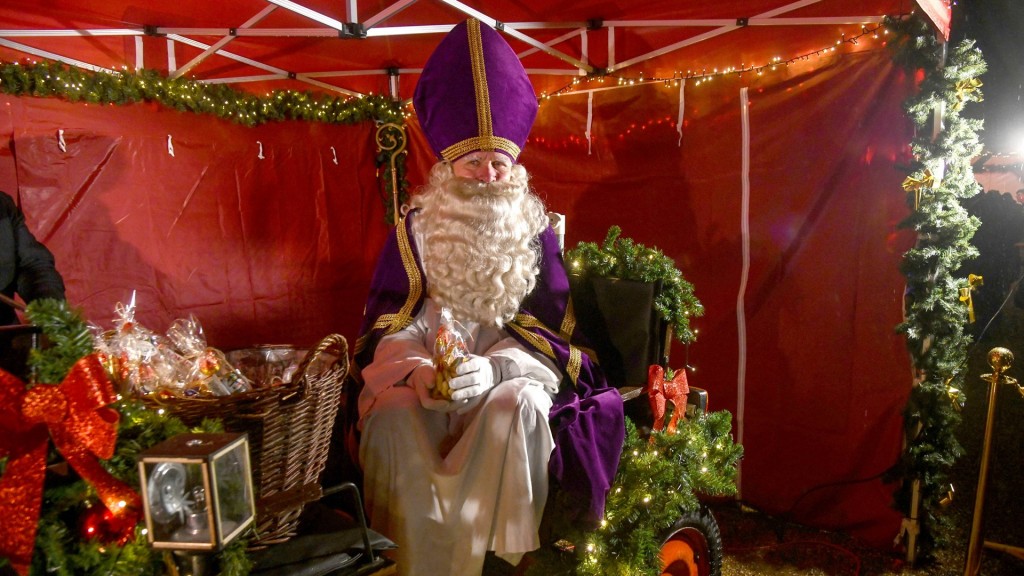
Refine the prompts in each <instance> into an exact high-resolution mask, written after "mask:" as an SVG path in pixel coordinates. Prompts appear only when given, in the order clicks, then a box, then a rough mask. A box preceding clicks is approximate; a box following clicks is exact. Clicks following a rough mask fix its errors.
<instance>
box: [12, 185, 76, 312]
mask: <svg viewBox="0 0 1024 576" xmlns="http://www.w3.org/2000/svg"><path fill="white" fill-rule="evenodd" d="M0 292H2V293H3V294H4V295H5V296H7V297H9V298H13V297H14V295H15V294H17V295H18V296H20V297H21V299H22V300H24V301H25V303H30V302H32V301H33V300H37V299H39V298H54V299H57V300H63V299H64V279H63V278H61V275H60V273H59V272H57V268H56V267H55V265H54V258H53V254H52V253H51V252H50V250H49V249H47V248H46V246H43V245H42V244H41V243H40V242H39V241H38V240H36V238H35V236H33V235H32V232H30V231H29V229H28V227H27V226H25V216H24V214H22V212H21V209H20V208H19V207H18V206H17V205H16V204H15V203H14V199H13V198H11V197H10V196H9V195H7V194H6V193H5V192H0ZM18 323H19V322H18V316H17V315H16V314H15V311H14V309H13V308H12V307H11V306H9V305H7V304H6V303H0V326H7V325H10V324H18Z"/></svg>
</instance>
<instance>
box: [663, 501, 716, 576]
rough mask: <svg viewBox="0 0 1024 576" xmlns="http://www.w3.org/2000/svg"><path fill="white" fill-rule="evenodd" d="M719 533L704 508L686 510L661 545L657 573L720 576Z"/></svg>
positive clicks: (711, 517) (670, 575)
mask: <svg viewBox="0 0 1024 576" xmlns="http://www.w3.org/2000/svg"><path fill="white" fill-rule="evenodd" d="M721 574H722V533H721V532H720V531H719V530H718V522H715V517H714V516H712V515H711V511H710V510H708V509H707V508H705V507H703V506H702V507H701V508H700V509H698V510H694V511H692V512H686V513H684V514H683V515H682V517H680V518H679V520H677V521H676V523H675V525H674V526H672V529H671V530H669V531H668V536H667V537H666V538H665V541H664V542H662V544H661V576H721Z"/></svg>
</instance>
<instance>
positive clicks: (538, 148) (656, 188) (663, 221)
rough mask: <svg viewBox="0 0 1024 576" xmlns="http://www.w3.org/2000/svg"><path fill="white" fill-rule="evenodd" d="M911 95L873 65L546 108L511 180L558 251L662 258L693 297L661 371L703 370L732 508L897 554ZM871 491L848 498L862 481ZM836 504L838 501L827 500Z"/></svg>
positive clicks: (654, 88) (857, 63)
mask: <svg viewBox="0 0 1024 576" xmlns="http://www.w3.org/2000/svg"><path fill="white" fill-rule="evenodd" d="M743 86H748V87H749V102H750V103H749V112H750V121H749V130H750V173H749V181H750V199H749V212H750V216H749V226H750V234H749V238H750V240H749V250H750V269H749V279H748V281H747V285H746V291H745V293H744V295H743V303H744V309H745V314H744V316H745V324H746V326H745V328H746V338H745V346H746V359H745V365H744V368H745V382H744V386H745V394H744V404H745V407H744V413H743V418H742V419H739V418H738V416H739V414H738V413H737V409H738V404H739V388H740V384H739V381H740V362H741V360H740V343H739V342H740V336H739V328H738V326H739V323H738V320H737V299H738V296H739V294H740V282H741V273H742V268H743V252H742V228H741V222H742V211H741V208H742V206H741V198H742V190H743V189H742V181H743V174H742V156H741V154H742V149H743V148H742V146H743V145H742V124H741V117H740V110H741V104H740V89H741V87H743ZM910 89H911V81H910V79H908V78H907V77H905V76H904V75H903V74H902V73H901V72H900V71H898V70H896V69H894V67H893V66H892V65H891V63H890V61H889V57H888V55H887V54H886V53H885V52H884V51H880V52H874V53H862V54H857V55H851V56H848V57H844V58H843V59H842V60H839V61H835V62H831V61H830V62H829V63H828V64H824V65H822V64H819V63H816V62H807V63H806V64H804V65H801V66H792V67H791V69H790V72H789V74H788V77H786V79H781V78H780V77H779V76H775V77H772V78H761V79H757V78H750V77H749V76H748V77H746V78H738V77H730V78H726V79H716V80H714V81H713V82H711V83H705V84H702V85H699V86H697V85H689V86H687V87H686V88H685V92H684V94H685V99H684V102H685V113H684V118H685V120H684V127H683V133H682V141H681V145H680V143H679V134H677V132H676V127H675V120H676V118H677V115H678V106H679V94H678V89H677V88H671V87H663V86H659V85H649V86H647V87H644V88H629V89H622V90H608V91H603V92H596V93H594V103H593V124H592V126H593V127H592V133H593V143H592V150H591V153H590V154H588V150H587V142H586V139H585V136H584V131H585V130H586V119H587V100H588V96H587V95H585V94H579V95H572V96H562V97H558V98H552V99H550V100H548V101H546V102H545V103H544V104H543V105H542V107H541V113H540V116H539V120H538V124H537V125H536V127H535V129H534V131H533V133H532V134H531V142H530V143H529V144H528V145H527V147H526V150H525V152H524V154H523V157H522V162H523V163H524V164H525V165H526V166H527V168H528V169H530V171H531V172H532V174H533V175H534V184H535V186H536V188H537V189H538V191H539V192H540V193H541V194H542V195H544V196H546V197H547V199H548V201H549V204H550V206H551V208H552V209H554V210H556V211H559V212H564V213H566V214H567V222H568V230H567V238H566V246H569V247H571V246H575V244H576V243H577V242H579V241H581V240H587V241H596V242H600V241H601V240H602V239H603V238H604V235H605V231H606V230H607V229H608V226H610V225H611V224H618V225H620V226H621V227H622V229H623V234H624V235H626V236H630V237H632V238H634V239H636V240H637V241H639V242H642V243H644V244H647V245H654V246H657V247H659V248H661V249H662V250H663V251H664V252H665V253H666V254H668V255H669V256H671V257H672V258H674V259H675V260H676V262H677V264H679V266H680V268H681V270H682V271H683V273H684V275H685V276H686V277H687V278H688V279H689V280H690V281H692V282H693V283H694V285H695V287H696V293H697V296H698V297H699V298H700V299H701V301H702V303H703V304H704V306H705V308H706V315H705V316H704V317H703V318H699V319H697V320H696V321H695V322H694V325H695V326H696V327H697V328H698V329H699V334H698V339H697V342H696V343H695V344H693V345H691V346H690V349H689V350H686V349H684V348H682V347H681V346H680V345H678V344H677V345H676V348H675V349H674V350H673V353H672V364H673V365H675V366H680V365H683V364H684V363H685V362H687V360H688V362H689V364H691V365H693V366H694V367H695V368H696V369H697V370H696V372H694V373H693V374H691V378H690V382H691V384H693V385H696V386H700V387H703V388H706V389H708V390H709V394H710V402H711V407H712V409H728V410H730V411H732V412H733V414H734V416H737V420H736V421H734V431H735V432H739V431H740V428H742V433H743V435H742V441H743V444H744V447H745V450H746V455H745V457H744V460H743V462H742V497H743V499H744V500H746V501H747V502H749V503H751V504H753V505H755V506H758V507H761V508H763V509H765V510H767V511H769V512H772V513H777V514H792V517H793V518H794V519H796V520H798V521H802V522H807V523H810V524H813V525H819V526H827V527H830V528H839V529H843V530H847V531H850V532H852V533H854V534H857V535H858V536H860V537H862V538H864V539H866V540H869V541H871V542H872V543H874V544H876V545H878V546H889V545H891V543H892V540H893V537H894V536H895V534H896V531H897V530H898V527H899V525H900V517H899V514H897V513H896V512H894V511H893V510H892V509H891V508H890V504H891V491H892V490H891V489H892V487H891V486H884V485H883V484H882V483H881V481H880V480H879V479H878V478H877V477H876V476H877V475H878V474H879V473H880V472H882V471H884V470H885V469H886V468H888V467H889V466H891V465H892V464H893V463H894V462H895V461H896V459H897V455H898V454H899V451H900V443H901V430H900V426H901V417H900V411H901V409H902V407H903V405H904V403H905V400H906V395H907V393H908V392H909V388H910V381H911V378H910V369H909V361H908V359H907V355H906V352H905V348H904V343H903V340H902V338H900V337H899V336H898V335H897V334H896V333H895V332H894V326H895V325H896V324H897V323H898V322H900V320H901V296H902V286H903V279H902V276H901V275H900V273H899V270H898V263H899V261H900V257H901V254H902V253H903V252H904V251H905V250H906V249H907V248H908V247H909V245H910V242H911V241H912V237H911V236H910V235H908V234H899V233H897V232H896V226H897V223H898V222H899V221H900V220H901V219H903V218H904V216H905V215H906V214H907V208H906V204H905V196H904V194H903V192H902V189H901V187H900V183H901V181H902V179H903V178H904V172H903V171H901V170H899V169H898V164H900V163H901V162H902V163H905V162H907V161H908V159H909V150H908V146H907V143H908V142H909V140H910V138H911V136H912V133H911V131H910V130H911V128H910V124H909V122H908V121H907V120H906V119H905V117H904V115H903V113H902V108H901V102H902V101H903V99H904V98H905V97H906V96H907V95H908V93H909V90H910ZM871 477H876V478H875V479H874V480H871V481H866V482H857V480H859V479H863V478H871ZM831 484H836V485H835V486H829V485H831Z"/></svg>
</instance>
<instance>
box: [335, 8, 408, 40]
mask: <svg viewBox="0 0 1024 576" xmlns="http://www.w3.org/2000/svg"><path fill="white" fill-rule="evenodd" d="M351 1H352V2H355V0H351ZM415 3H416V0H399V1H398V2H395V3H394V4H392V5H391V6H388V7H387V8H385V9H383V10H381V11H380V12H377V13H376V14H374V15H373V16H370V17H369V18H367V19H366V22H363V26H365V27H366V31H367V35H369V31H370V29H371V28H373V27H375V26H377V25H378V24H380V23H382V22H386V21H387V20H388V19H389V18H391V17H392V16H394V15H395V14H398V13H399V12H401V11H402V10H405V9H406V8H408V7H409V6H412V5H413V4H415ZM349 16H350V17H351V18H352V20H351V21H352V22H358V21H359V19H358V18H356V17H355V14H354V13H350V14H349Z"/></svg>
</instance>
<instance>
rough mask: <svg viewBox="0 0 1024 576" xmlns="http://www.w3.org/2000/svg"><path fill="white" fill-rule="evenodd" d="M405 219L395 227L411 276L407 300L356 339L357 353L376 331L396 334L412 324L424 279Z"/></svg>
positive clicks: (403, 260)
mask: <svg viewBox="0 0 1024 576" xmlns="http://www.w3.org/2000/svg"><path fill="white" fill-rule="evenodd" d="M405 219H406V217H402V219H401V220H400V221H399V222H398V226H396V227H395V233H396V235H397V239H398V253H399V255H401V257H402V267H403V268H405V275H406V276H407V277H408V278H409V294H408V296H406V298H405V302H404V303H403V304H402V307H401V308H400V309H399V310H398V312H395V313H394V314H381V316H380V317H379V318H377V320H376V321H375V322H374V323H373V326H372V327H371V328H370V330H369V331H367V333H366V334H363V335H362V336H360V337H359V338H357V339H356V347H355V353H357V354H358V353H359V352H362V351H363V349H364V348H366V343H367V341H368V340H369V338H370V335H371V334H373V333H374V332H375V331H377V330H384V335H385V336H386V335H388V334H394V333H395V332H398V331H399V330H401V329H402V328H405V327H406V326H408V325H409V324H412V320H413V318H412V309H413V308H414V307H415V306H416V303H417V302H419V300H420V294H422V293H423V279H422V278H421V277H420V271H419V269H417V268H416V258H415V256H414V255H413V253H412V243H411V242H410V241H409V232H408V230H407V229H406V226H405Z"/></svg>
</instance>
